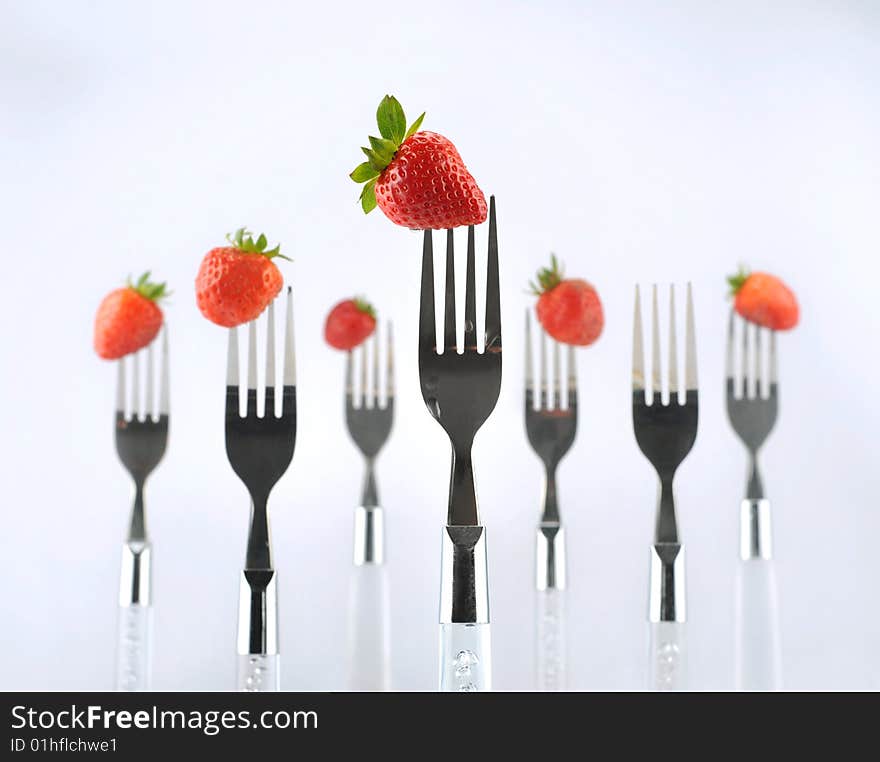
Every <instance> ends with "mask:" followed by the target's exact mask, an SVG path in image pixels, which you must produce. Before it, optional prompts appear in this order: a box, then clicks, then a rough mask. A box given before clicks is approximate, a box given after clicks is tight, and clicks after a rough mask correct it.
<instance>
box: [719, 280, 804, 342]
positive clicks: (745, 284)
mask: <svg viewBox="0 0 880 762" xmlns="http://www.w3.org/2000/svg"><path fill="white" fill-rule="evenodd" d="M727 282H728V283H729V284H730V288H731V294H732V295H733V297H734V302H733V306H734V309H736V311H737V312H738V313H739V314H740V315H741V316H742V317H744V318H745V319H746V320H749V321H751V322H752V323H755V324H757V325H760V326H764V328H770V329H771V330H774V331H788V330H790V329H791V328H794V327H795V326H796V325H797V324H798V320H799V318H800V309H799V308H798V303H797V299H795V296H794V293H792V291H791V289H790V288H789V287H788V286H786V285H785V284H784V283H783V282H782V281H781V280H779V278H777V277H776V276H775V275H769V274H768V273H749V272H746V271H745V270H743V269H740V271H739V272H738V273H737V274H736V275H733V276H731V277H729V278H728V279H727Z"/></svg>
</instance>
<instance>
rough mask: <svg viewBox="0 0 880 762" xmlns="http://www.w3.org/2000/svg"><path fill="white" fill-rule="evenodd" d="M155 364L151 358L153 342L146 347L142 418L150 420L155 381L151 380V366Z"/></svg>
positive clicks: (154, 398) (153, 407)
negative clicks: (145, 376) (145, 386)
mask: <svg viewBox="0 0 880 762" xmlns="http://www.w3.org/2000/svg"><path fill="white" fill-rule="evenodd" d="M154 366H155V362H154V358H153V342H152V341H151V342H150V345H149V346H148V347H147V395H146V399H145V400H144V419H145V420H152V419H153V411H154V410H155V402H156V397H155V388H156V387H155V383H154V381H153V368H154Z"/></svg>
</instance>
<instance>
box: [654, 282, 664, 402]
mask: <svg viewBox="0 0 880 762" xmlns="http://www.w3.org/2000/svg"><path fill="white" fill-rule="evenodd" d="M651 322H652V325H651V390H652V391H653V393H654V403H659V402H661V399H660V395H661V394H662V393H663V382H662V381H661V377H660V314H659V312H658V310H657V284H656V283H655V284H654V286H653V288H652V290H651Z"/></svg>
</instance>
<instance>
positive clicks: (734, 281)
mask: <svg viewBox="0 0 880 762" xmlns="http://www.w3.org/2000/svg"><path fill="white" fill-rule="evenodd" d="M750 274H751V273H749V270H748V268H747V267H746V266H745V265H740V266H739V271H738V272H737V273H736V275H729V276H728V277H727V285H728V286H730V294H729V295H730V296H736V295H737V293H738V292H739V290H740V289H741V288H742V287H743V286H744V285H745V283H746V281H747V280H748V279H749V275H750Z"/></svg>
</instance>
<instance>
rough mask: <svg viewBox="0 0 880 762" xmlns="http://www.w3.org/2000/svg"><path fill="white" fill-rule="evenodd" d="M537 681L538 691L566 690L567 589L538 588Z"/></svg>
mask: <svg viewBox="0 0 880 762" xmlns="http://www.w3.org/2000/svg"><path fill="white" fill-rule="evenodd" d="M537 595H538V603H537V638H536V645H537V654H536V656H537V659H536V661H537V684H538V690H539V691H564V690H565V684H566V677H567V675H566V639H565V629H566V620H565V599H566V593H565V590H559V589H552V588H551V589H548V590H539V591H538V593H537Z"/></svg>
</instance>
